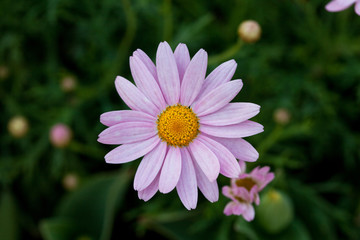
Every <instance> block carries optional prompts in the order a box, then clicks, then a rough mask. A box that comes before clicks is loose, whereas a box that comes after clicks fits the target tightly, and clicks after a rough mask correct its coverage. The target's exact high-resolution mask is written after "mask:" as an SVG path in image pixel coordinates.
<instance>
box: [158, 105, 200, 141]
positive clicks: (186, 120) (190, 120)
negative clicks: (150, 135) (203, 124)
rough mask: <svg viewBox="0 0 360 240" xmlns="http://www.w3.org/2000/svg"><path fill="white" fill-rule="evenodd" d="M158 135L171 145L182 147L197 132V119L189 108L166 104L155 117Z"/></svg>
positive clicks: (193, 137) (192, 138)
mask: <svg viewBox="0 0 360 240" xmlns="http://www.w3.org/2000/svg"><path fill="white" fill-rule="evenodd" d="M157 129H158V135H159V137H160V138H161V139H162V140H163V141H166V142H167V144H169V145H171V146H178V147H183V146H187V145H189V143H190V142H191V141H192V140H194V139H195V138H196V136H197V135H198V134H199V119H198V118H197V116H196V115H195V113H194V112H193V111H192V110H191V108H189V107H186V106H182V105H180V104H178V105H173V106H168V107H167V108H166V109H165V110H164V111H163V112H162V113H160V114H159V116H158V119H157Z"/></svg>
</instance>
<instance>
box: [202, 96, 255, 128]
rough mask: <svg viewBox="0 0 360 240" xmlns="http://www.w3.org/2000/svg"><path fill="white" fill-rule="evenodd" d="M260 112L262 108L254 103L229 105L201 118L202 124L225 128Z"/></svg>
mask: <svg viewBox="0 0 360 240" xmlns="http://www.w3.org/2000/svg"><path fill="white" fill-rule="evenodd" d="M259 112H260V106H259V105H257V104H254V103H240V102H236V103H229V104H228V105H226V106H225V107H224V108H222V109H220V110H219V111H216V112H214V113H211V114H209V115H206V116H202V117H201V118H200V123H202V124H207V125H212V126H224V125H230V124H235V123H240V122H243V121H245V120H248V119H250V118H252V117H254V116H255V115H256V114H258V113H259Z"/></svg>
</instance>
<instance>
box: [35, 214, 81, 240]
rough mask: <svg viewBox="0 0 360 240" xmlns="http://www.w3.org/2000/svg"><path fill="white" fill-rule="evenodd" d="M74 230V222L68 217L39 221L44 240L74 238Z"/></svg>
mask: <svg viewBox="0 0 360 240" xmlns="http://www.w3.org/2000/svg"><path fill="white" fill-rule="evenodd" d="M75 231H76V230H75V224H74V223H73V222H72V221H70V220H69V219H61V218H53V219H46V220H43V221H42V222H41V223H40V232H41V235H42V236H43V238H44V239H45V240H68V239H74V238H75V236H76V235H75Z"/></svg>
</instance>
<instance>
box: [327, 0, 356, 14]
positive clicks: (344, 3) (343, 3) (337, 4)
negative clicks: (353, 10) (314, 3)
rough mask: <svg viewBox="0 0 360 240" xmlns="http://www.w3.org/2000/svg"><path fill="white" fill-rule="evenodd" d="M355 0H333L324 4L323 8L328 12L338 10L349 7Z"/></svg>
mask: <svg viewBox="0 0 360 240" xmlns="http://www.w3.org/2000/svg"><path fill="white" fill-rule="evenodd" d="M355 2H356V0H334V1H331V2H329V3H328V4H326V6H325V9H326V10H327V11H329V12H339V11H342V10H345V9H346V8H348V7H350V6H351V5H352V4H353V3H355Z"/></svg>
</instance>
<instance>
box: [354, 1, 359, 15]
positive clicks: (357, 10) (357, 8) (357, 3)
mask: <svg viewBox="0 0 360 240" xmlns="http://www.w3.org/2000/svg"><path fill="white" fill-rule="evenodd" d="M355 12H356V14H357V15H359V16H360V1H357V2H356V3H355Z"/></svg>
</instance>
